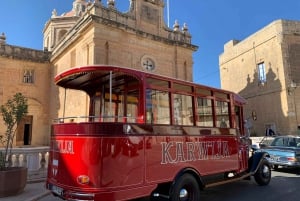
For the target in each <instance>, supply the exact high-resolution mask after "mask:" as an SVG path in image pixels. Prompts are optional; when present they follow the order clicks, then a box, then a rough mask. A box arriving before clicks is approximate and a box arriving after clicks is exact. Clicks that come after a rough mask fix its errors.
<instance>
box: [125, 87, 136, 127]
mask: <svg viewBox="0 0 300 201" xmlns="http://www.w3.org/2000/svg"><path fill="white" fill-rule="evenodd" d="M138 98H139V93H138V91H136V90H134V91H131V92H128V93H127V106H126V118H127V122H130V123H136V122H137V117H138Z"/></svg>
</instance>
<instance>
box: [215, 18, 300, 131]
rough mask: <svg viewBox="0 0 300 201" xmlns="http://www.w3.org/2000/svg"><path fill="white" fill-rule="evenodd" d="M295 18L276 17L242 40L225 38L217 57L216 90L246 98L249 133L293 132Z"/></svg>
mask: <svg viewBox="0 0 300 201" xmlns="http://www.w3.org/2000/svg"><path fill="white" fill-rule="evenodd" d="M299 58H300V22H299V21H288V20H276V21H274V22H272V23H270V24H269V25H267V26H266V27H264V28H262V29H261V30H259V31H257V32H256V33H254V34H252V35H250V36H249V37H247V38H246V39H244V40H242V41H238V40H231V41H229V42H227V43H226V44H225V45H224V52H223V53H222V54H221V55H220V56H219V67H220V77H221V88H223V89H227V90H231V91H234V92H236V93H239V94H240V95H242V96H243V97H244V98H245V99H246V100H247V105H246V108H245V109H246V110H245V117H246V118H247V120H248V125H249V126H250V132H251V134H252V136H262V135H265V130H266V128H268V127H271V128H272V129H273V130H274V131H275V132H276V134H282V135H287V134H299V129H300V89H299V86H300V59H299Z"/></svg>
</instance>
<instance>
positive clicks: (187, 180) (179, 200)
mask: <svg viewBox="0 0 300 201" xmlns="http://www.w3.org/2000/svg"><path fill="white" fill-rule="evenodd" d="M199 200H200V188H199V184H198V182H197V180H196V179H195V177H194V176H192V175H191V174H184V175H182V176H181V177H180V178H179V179H177V180H176V181H175V183H174V184H173V187H172V188H171V190H170V201H199Z"/></svg>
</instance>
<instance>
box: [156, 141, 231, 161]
mask: <svg viewBox="0 0 300 201" xmlns="http://www.w3.org/2000/svg"><path fill="white" fill-rule="evenodd" d="M161 145H162V159H161V164H168V163H181V162H189V161H197V160H219V159H222V158H228V157H230V151H229V145H228V141H205V142H172V141H171V142H161Z"/></svg>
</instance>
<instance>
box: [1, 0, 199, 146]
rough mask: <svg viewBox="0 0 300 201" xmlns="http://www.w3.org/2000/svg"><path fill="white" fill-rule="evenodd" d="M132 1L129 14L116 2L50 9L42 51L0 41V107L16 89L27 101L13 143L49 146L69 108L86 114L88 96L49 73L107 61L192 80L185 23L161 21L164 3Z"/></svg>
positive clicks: (77, 1) (82, 1) (78, 0)
mask: <svg viewBox="0 0 300 201" xmlns="http://www.w3.org/2000/svg"><path fill="white" fill-rule="evenodd" d="M116 1H117V0H116ZM119 1H121V0H119ZM129 2H130V3H129V8H128V11H127V12H121V11H118V9H117V8H116V7H115V3H117V2H115V0H107V2H101V1H100V0H94V1H86V0H74V2H73V7H72V10H71V11H69V12H65V13H63V14H58V13H57V12H56V10H53V12H52V15H51V18H50V19H49V20H48V22H47V23H46V25H45V27H44V30H43V34H44V40H43V47H44V50H43V51H40V50H33V49H28V48H23V47H17V46H11V45H9V44H6V41H5V37H6V36H5V35H4V34H2V35H1V36H0V72H1V73H0V78H1V79H0V104H4V103H5V102H6V101H7V100H8V99H9V98H11V97H12V96H13V95H14V94H15V93H16V92H21V93H23V95H24V96H25V97H26V98H27V99H28V104H29V113H28V115H27V116H26V118H25V119H24V120H23V122H22V124H21V126H19V128H18V133H17V138H16V145H17V146H23V145H48V144H49V138H50V132H51V123H52V120H53V119H55V118H58V117H63V116H68V112H69V111H67V110H65V109H64V106H65V104H66V103H67V104H68V105H70V106H71V107H69V108H72V110H73V113H74V111H76V112H77V113H78V115H79V114H81V115H82V114H87V111H88V109H87V108H88V97H87V96H86V95H85V94H83V93H78V92H74V91H71V90H70V91H69V90H64V89H61V88H58V87H57V86H55V84H54V81H53V80H54V79H53V78H54V76H55V75H56V74H57V73H60V72H62V71H64V70H66V69H68V68H71V67H75V66H86V65H95V64H108V65H117V66H124V67H129V68H134V69H137V70H142V71H152V72H153V73H157V74H161V75H166V76H170V77H175V78H178V79H184V80H188V81H192V78H193V75H192V73H193V57H192V56H193V52H195V51H196V50H197V49H198V47H197V46H195V45H193V44H192V42H191V39H192V37H191V34H190V33H189V30H188V27H187V25H186V24H182V25H180V24H179V23H178V22H177V21H176V22H175V23H174V25H173V27H172V28H169V27H168V26H167V25H166V24H165V22H164V7H165V4H164V1H163V0H130V1H129ZM66 97H67V99H66ZM76 112H75V113H76ZM1 120H2V119H1ZM0 123H1V121H0ZM3 132H4V128H3V127H0V133H3Z"/></svg>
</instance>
